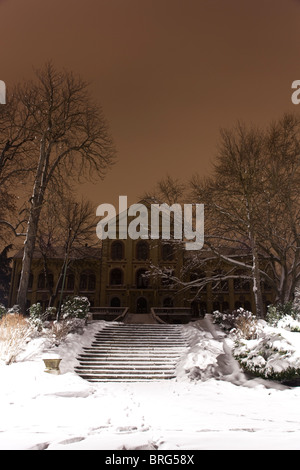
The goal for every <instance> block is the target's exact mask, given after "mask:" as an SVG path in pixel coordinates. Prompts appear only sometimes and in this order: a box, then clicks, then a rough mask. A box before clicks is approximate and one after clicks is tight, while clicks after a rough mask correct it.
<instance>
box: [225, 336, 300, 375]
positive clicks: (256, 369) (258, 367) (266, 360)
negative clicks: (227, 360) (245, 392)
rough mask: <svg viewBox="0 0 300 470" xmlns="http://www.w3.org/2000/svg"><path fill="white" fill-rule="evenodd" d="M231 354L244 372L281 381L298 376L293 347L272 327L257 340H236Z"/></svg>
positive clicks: (297, 364) (295, 353)
mask: <svg viewBox="0 0 300 470" xmlns="http://www.w3.org/2000/svg"><path fill="white" fill-rule="evenodd" d="M233 354H234V357H235V359H237V361H238V362H239V363H240V365H241V366H242V368H243V369H244V370H245V371H246V372H249V373H251V374H253V375H255V376H258V377H262V378H264V379H269V380H279V381H282V380H289V379H291V378H295V377H299V376H300V360H299V357H298V355H297V352H296V350H295V348H294V347H293V345H292V344H291V343H290V342H289V341H287V340H286V339H284V338H283V337H282V335H281V334H280V333H278V331H276V330H275V329H274V330H273V329H272V327H270V328H269V330H268V331H265V332H264V333H262V334H261V336H260V337H259V338H258V339H257V340H254V341H246V340H244V341H243V340H241V341H239V342H236V344H235V347H234V349H233Z"/></svg>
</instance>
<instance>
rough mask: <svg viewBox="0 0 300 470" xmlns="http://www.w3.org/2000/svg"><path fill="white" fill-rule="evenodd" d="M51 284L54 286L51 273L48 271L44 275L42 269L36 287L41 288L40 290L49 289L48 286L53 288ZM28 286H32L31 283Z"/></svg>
mask: <svg viewBox="0 0 300 470" xmlns="http://www.w3.org/2000/svg"><path fill="white" fill-rule="evenodd" d="M29 281H30V279H29ZM31 282H32V281H31ZM53 286H54V279H53V274H52V273H48V274H47V276H46V274H45V272H44V271H42V272H40V274H39V277H38V286H37V287H38V289H41V290H44V289H49V288H50V289H53ZM29 288H30V289H31V288H32V284H31V287H29Z"/></svg>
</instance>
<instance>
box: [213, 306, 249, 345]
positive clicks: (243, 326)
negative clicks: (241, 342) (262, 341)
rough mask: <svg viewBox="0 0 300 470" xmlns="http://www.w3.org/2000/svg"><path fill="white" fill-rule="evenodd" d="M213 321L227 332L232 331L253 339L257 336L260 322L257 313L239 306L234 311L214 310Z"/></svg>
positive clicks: (239, 335) (238, 335)
mask: <svg viewBox="0 0 300 470" xmlns="http://www.w3.org/2000/svg"><path fill="white" fill-rule="evenodd" d="M213 321H214V323H216V324H218V325H219V327H220V328H222V329H223V330H224V331H226V332H231V333H232V334H235V335H236V336H237V337H242V338H246V339H252V338H255V337H256V336H257V334H258V333H257V328H258V323H257V319H256V317H255V315H253V313H252V312H249V311H248V310H244V309H243V308H238V309H237V310H233V312H228V313H222V312H219V311H218V310H216V311H215V312H213Z"/></svg>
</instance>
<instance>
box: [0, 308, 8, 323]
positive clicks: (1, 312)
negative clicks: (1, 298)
mask: <svg viewBox="0 0 300 470" xmlns="http://www.w3.org/2000/svg"><path fill="white" fill-rule="evenodd" d="M6 313H7V311H6V308H5V307H4V305H2V304H0V320H1V318H2V317H3V316H4V315H6Z"/></svg>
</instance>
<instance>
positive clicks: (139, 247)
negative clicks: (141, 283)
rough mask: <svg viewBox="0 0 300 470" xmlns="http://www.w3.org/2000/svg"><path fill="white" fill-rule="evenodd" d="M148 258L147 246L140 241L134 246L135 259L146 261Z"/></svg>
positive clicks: (144, 242)
mask: <svg viewBox="0 0 300 470" xmlns="http://www.w3.org/2000/svg"><path fill="white" fill-rule="evenodd" d="M148 258H149V245H148V243H147V242H146V241H144V240H142V241H139V242H138V243H137V244H136V259H139V260H146V259H148Z"/></svg>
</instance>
